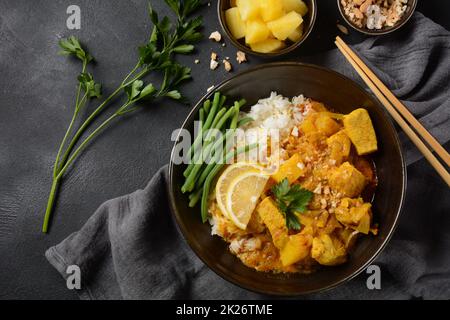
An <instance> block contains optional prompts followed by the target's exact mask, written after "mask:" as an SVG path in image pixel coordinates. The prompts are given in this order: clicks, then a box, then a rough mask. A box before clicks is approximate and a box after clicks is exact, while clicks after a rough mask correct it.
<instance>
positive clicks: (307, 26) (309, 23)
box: [217, 0, 317, 58]
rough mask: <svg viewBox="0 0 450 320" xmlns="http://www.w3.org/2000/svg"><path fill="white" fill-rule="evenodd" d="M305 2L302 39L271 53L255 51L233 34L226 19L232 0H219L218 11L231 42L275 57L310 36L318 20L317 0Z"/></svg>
mask: <svg viewBox="0 0 450 320" xmlns="http://www.w3.org/2000/svg"><path fill="white" fill-rule="evenodd" d="M304 2H305V4H306V5H307V6H308V13H307V14H306V15H305V16H304V17H303V24H304V25H303V36H302V38H301V39H300V40H298V41H297V42H295V43H292V44H290V45H288V46H287V47H286V48H284V49H282V50H279V51H276V52H270V53H261V52H255V51H253V50H252V49H251V48H250V47H249V46H247V45H245V43H244V42H243V41H242V40H236V39H235V38H234V37H233V35H232V34H231V31H230V30H229V29H228V26H227V23H226V19H225V11H226V10H227V9H229V8H230V7H231V5H230V0H219V1H218V3H217V13H218V16H219V22H220V25H221V27H222V29H223V31H224V32H225V34H226V35H227V38H228V39H230V41H231V43H232V44H233V45H234V46H235V47H236V48H238V49H239V50H241V51H243V52H245V53H248V54H253V55H256V56H260V57H267V58H273V57H279V56H282V55H285V54H288V53H290V52H292V51H294V50H295V49H297V48H298V47H300V45H301V44H302V43H303V42H304V41H305V40H306V38H308V36H309V34H310V33H311V31H312V29H313V27H314V23H315V22H316V16H317V5H316V0H304Z"/></svg>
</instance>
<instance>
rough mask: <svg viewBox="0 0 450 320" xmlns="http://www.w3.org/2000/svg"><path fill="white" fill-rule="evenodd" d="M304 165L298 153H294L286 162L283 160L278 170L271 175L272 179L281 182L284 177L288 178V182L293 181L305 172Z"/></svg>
mask: <svg viewBox="0 0 450 320" xmlns="http://www.w3.org/2000/svg"><path fill="white" fill-rule="evenodd" d="M305 171H306V169H305V165H304V164H303V162H302V160H301V158H300V155H299V154H298V153H295V154H294V155H293V156H292V157H290V158H289V160H287V161H286V162H284V163H283V164H282V165H280V167H279V168H278V171H277V172H276V173H275V174H273V175H272V179H274V180H275V181H276V182H277V183H278V182H281V181H282V180H283V179H284V178H287V179H288V180H289V183H292V182H294V181H295V180H297V179H298V178H299V177H301V176H303V175H304V174H305Z"/></svg>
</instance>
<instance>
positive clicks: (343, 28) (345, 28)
mask: <svg viewBox="0 0 450 320" xmlns="http://www.w3.org/2000/svg"><path fill="white" fill-rule="evenodd" d="M336 26H337V28H338V29H339V31H341V32H342V33H343V34H348V29H347V27H345V26H343V25H342V24H339V23H338V24H337V25H336Z"/></svg>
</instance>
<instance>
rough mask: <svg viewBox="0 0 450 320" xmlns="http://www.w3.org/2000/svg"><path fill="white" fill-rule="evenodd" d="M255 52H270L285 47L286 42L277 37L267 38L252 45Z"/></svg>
mask: <svg viewBox="0 0 450 320" xmlns="http://www.w3.org/2000/svg"><path fill="white" fill-rule="evenodd" d="M250 47H251V49H252V50H253V51H255V52H260V53H269V52H274V51H277V50H280V49H282V48H284V42H283V41H280V40H277V39H267V40H264V41H260V42H257V43H253V44H251V45H250Z"/></svg>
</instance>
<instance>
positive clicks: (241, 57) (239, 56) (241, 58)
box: [236, 51, 247, 64]
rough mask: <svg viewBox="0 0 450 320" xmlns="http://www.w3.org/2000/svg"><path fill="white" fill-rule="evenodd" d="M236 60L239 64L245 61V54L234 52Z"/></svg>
mask: <svg viewBox="0 0 450 320" xmlns="http://www.w3.org/2000/svg"><path fill="white" fill-rule="evenodd" d="M236 60H237V62H239V64H241V63H242V62H245V61H247V57H246V56H245V52H242V51H238V52H236Z"/></svg>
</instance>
